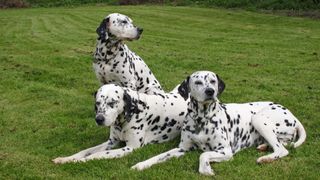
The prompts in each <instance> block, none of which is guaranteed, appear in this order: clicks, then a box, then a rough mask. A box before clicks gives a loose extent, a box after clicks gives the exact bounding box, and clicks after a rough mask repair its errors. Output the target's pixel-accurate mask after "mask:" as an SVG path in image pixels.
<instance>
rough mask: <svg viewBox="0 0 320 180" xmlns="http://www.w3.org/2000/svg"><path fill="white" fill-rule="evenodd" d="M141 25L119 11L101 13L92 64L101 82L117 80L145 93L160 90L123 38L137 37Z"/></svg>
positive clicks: (109, 82)
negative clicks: (107, 13)
mask: <svg viewBox="0 0 320 180" xmlns="http://www.w3.org/2000/svg"><path fill="white" fill-rule="evenodd" d="M142 31H143V29H141V28H139V27H136V26H134V25H133V23H132V20H131V19H130V18H129V17H127V16H125V15H122V14H118V13H113V14H110V15H108V16H107V17H105V19H103V21H102V22H101V24H100V26H99V27H98V28H97V30H96V32H97V34H98V39H97V45H96V51H95V53H94V62H93V68H94V71H95V73H96V76H97V78H98V79H99V81H100V82H101V84H111V83H112V84H117V85H120V86H123V87H128V88H131V89H133V90H137V91H139V92H144V93H147V94H154V93H164V91H163V90H162V88H161V85H160V83H159V82H158V81H157V79H156V78H155V76H154V75H153V73H152V72H151V70H150V69H149V67H148V66H147V65H146V63H145V62H144V61H143V60H142V59H141V58H140V57H139V56H138V55H136V54H135V53H134V52H132V51H131V50H130V49H129V48H128V46H127V45H125V44H124V41H125V40H129V41H131V40H137V39H139V38H140V36H141V33H142Z"/></svg>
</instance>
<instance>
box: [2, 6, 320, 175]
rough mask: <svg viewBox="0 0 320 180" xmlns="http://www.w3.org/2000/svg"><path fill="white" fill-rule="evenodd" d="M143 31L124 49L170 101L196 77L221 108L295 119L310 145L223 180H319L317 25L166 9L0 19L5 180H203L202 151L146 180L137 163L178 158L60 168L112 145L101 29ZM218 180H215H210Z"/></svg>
mask: <svg viewBox="0 0 320 180" xmlns="http://www.w3.org/2000/svg"><path fill="white" fill-rule="evenodd" d="M111 12H120V13H124V14H127V15H129V16H130V17H132V18H133V19H134V21H135V23H136V24H137V25H139V26H141V27H143V28H144V30H145V31H144V33H143V37H142V39H141V40H139V41H134V42H130V43H128V44H129V46H130V48H131V49H132V50H134V51H135V52H136V53H137V54H139V55H140V56H141V57H142V58H143V59H144V60H145V61H146V63H147V64H148V65H149V67H150V68H151V69H152V71H153V72H154V74H155V75H156V77H157V78H158V80H159V81H160V82H161V83H162V85H163V87H164V88H165V89H166V90H170V89H172V88H173V87H175V85H177V84H178V83H180V82H181V81H182V80H183V79H184V78H185V77H186V76H187V75H189V74H191V73H192V72H194V71H197V70H211V71H214V72H216V73H218V74H219V75H220V77H222V79H223V80H224V81H225V83H226V85H227V86H226V90H225V92H224V94H223V95H222V97H221V100H222V101H223V102H247V101H260V100H272V101H276V102H280V103H281V104H283V105H285V106H286V107H288V108H289V109H290V110H291V111H292V112H293V113H294V114H295V115H296V116H297V117H298V119H300V121H301V122H302V123H303V124H304V126H305V128H306V131H307V134H308V137H307V141H306V142H305V143H304V144H303V145H302V146H301V147H300V148H298V149H291V150H290V154H289V156H287V157H285V158H283V159H281V160H279V161H276V162H274V163H271V164H266V165H257V164H256V163H255V160H256V159H257V158H258V157H259V156H261V155H263V154H264V153H259V152H257V151H256V150H255V149H254V148H250V149H247V150H243V151H241V152H240V153H238V154H237V155H235V157H234V159H233V160H232V161H229V162H223V163H214V164H212V166H213V169H214V170H215V172H216V174H217V175H216V178H217V179H226V178H228V179H239V178H243V179H300V178H301V179H302V178H306V179H317V178H318V176H319V167H320V148H319V147H320V131H319V129H320V120H319V119H320V113H319V109H320V103H319V102H320V22H319V21H316V20H310V19H303V18H292V17H282V16H274V15H265V14H258V13H253V12H246V11H232V10H222V9H201V8H189V7H180V8H177V7H160V6H121V7H120V6H115V7H114V6H104V7H98V6H88V7H77V8H46V9H42V8H34V9H24V10H1V11H0V24H1V26H0V34H1V36H0V179H16V178H19V179H20V178H28V179H29V178H31V179H35V178H54V179H55V178H56V179H98V178H99V179H107V178H112V179H124V178H129V179H141V178H142V179H206V177H203V176H200V175H199V174H198V163H199V162H198V158H199V155H200V153H201V152H199V151H195V152H192V153H189V154H188V155H186V156H184V157H182V158H180V159H173V160H170V161H169V162H166V163H163V164H160V165H156V166H154V167H152V168H151V169H148V170H146V171H143V172H136V171H132V170H130V167H131V166H132V165H134V164H135V163H137V162H139V161H142V160H145V159H146V158H149V157H152V156H154V155H156V154H158V153H160V152H164V151H166V150H169V149H171V148H174V147H176V146H177V144H178V142H179V140H178V139H176V140H175V141H173V142H169V143H164V144H158V145H148V146H146V147H144V148H142V149H139V150H136V151H135V152H134V153H132V154H130V155H128V156H126V157H125V158H122V159H114V160H95V161H90V162H87V163H80V164H66V165H54V164H53V163H51V159H53V158H55V157H57V156H63V155H71V154H73V153H75V152H78V151H80V150H82V149H85V148H88V147H92V146H94V145H97V144H99V143H102V142H104V141H105V140H106V138H107V135H108V129H107V130H106V129H105V128H102V127H97V126H96V125H95V122H94V118H93V117H94V112H93V97H92V95H91V94H92V92H94V91H95V90H96V89H97V88H98V87H99V83H98V81H97V79H96V78H95V75H94V73H93V70H92V66H91V62H92V56H91V53H92V50H93V49H94V46H95V38H96V34H95V29H96V27H97V26H98V25H99V23H100V21H101V19H102V18H103V17H104V16H105V15H106V14H108V13H111ZM208 179H211V178H208Z"/></svg>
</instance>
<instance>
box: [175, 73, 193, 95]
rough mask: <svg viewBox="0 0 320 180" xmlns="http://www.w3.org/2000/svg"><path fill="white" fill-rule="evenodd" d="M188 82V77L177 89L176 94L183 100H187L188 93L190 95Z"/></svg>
mask: <svg viewBox="0 0 320 180" xmlns="http://www.w3.org/2000/svg"><path fill="white" fill-rule="evenodd" d="M189 80H190V76H188V77H187V79H185V80H184V81H183V82H182V83H181V84H180V86H179V87H178V92H179V94H180V95H181V96H182V97H183V98H184V100H187V99H188V97H189V93H190V88H189Z"/></svg>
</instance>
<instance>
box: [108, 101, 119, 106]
mask: <svg viewBox="0 0 320 180" xmlns="http://www.w3.org/2000/svg"><path fill="white" fill-rule="evenodd" d="M116 103H117V101H111V102H108V103H107V105H108V106H110V107H113V106H114V105H115V104H116Z"/></svg>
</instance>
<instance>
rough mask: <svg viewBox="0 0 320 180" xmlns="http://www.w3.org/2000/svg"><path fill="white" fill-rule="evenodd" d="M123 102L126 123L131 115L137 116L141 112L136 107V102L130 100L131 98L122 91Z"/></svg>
mask: <svg viewBox="0 0 320 180" xmlns="http://www.w3.org/2000/svg"><path fill="white" fill-rule="evenodd" d="M123 101H124V104H125V105H124V110H123V111H124V117H125V120H126V121H128V122H129V121H130V120H131V117H132V116H133V114H138V113H139V112H141V110H140V109H139V107H138V102H137V100H135V99H132V97H131V96H130V95H129V94H128V93H127V91H124V94H123Z"/></svg>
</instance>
